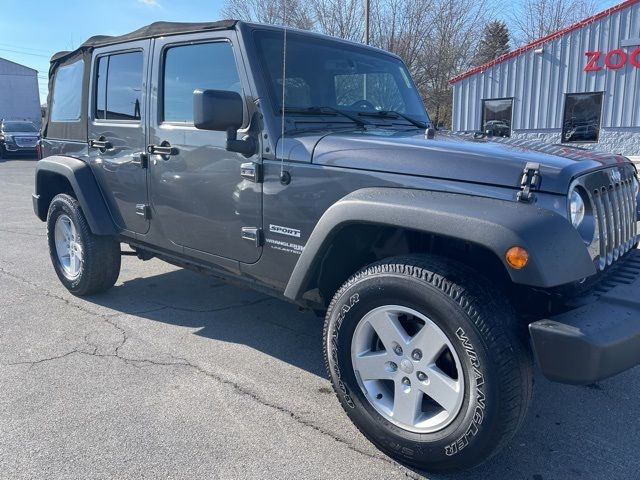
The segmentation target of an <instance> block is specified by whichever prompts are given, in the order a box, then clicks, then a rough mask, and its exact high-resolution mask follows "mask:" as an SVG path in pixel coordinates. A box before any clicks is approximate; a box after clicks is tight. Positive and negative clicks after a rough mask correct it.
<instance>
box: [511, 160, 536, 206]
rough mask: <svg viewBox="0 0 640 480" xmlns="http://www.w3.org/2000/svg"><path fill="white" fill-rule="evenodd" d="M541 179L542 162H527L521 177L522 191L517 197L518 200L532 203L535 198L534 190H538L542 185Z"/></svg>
mask: <svg viewBox="0 0 640 480" xmlns="http://www.w3.org/2000/svg"><path fill="white" fill-rule="evenodd" d="M540 180H541V178H540V164H539V163H533V162H527V165H526V166H525V167H524V171H523V172H522V178H521V179H520V191H519V192H518V196H517V197H516V198H517V200H518V201H519V202H522V203H531V202H532V201H533V200H534V198H535V195H534V194H533V190H537V189H538V188H539V187H540Z"/></svg>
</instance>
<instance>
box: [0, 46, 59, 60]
mask: <svg viewBox="0 0 640 480" xmlns="http://www.w3.org/2000/svg"><path fill="white" fill-rule="evenodd" d="M0 51H3V52H11V53H19V54H20V55H31V56H32V57H42V58H51V56H50V55H41V54H39V53H28V52H19V51H18V50H10V49H8V48H0Z"/></svg>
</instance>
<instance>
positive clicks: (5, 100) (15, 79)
mask: <svg viewBox="0 0 640 480" xmlns="http://www.w3.org/2000/svg"><path fill="white" fill-rule="evenodd" d="M0 118H4V119H7V120H29V121H32V122H34V123H35V124H36V125H40V92H39V89H38V72H36V71H35V70H32V69H30V68H27V67H24V66H22V65H18V64H17V63H13V62H9V61H7V60H4V59H1V58H0Z"/></svg>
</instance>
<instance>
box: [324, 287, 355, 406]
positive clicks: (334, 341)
mask: <svg viewBox="0 0 640 480" xmlns="http://www.w3.org/2000/svg"><path fill="white" fill-rule="evenodd" d="M359 301H360V295H359V294H357V293H356V294H354V295H352V296H351V297H350V298H349V302H348V303H347V304H345V305H343V306H342V308H341V309H340V313H339V315H338V318H337V320H336V329H335V330H334V334H333V336H332V338H331V347H332V348H331V356H332V358H333V360H334V362H335V363H336V365H337V364H338V353H337V352H338V347H337V343H338V332H339V331H340V326H341V325H342V321H343V320H344V317H345V315H346V314H347V313H349V310H351V309H352V308H353V306H354V305H355V304H357V303H358V302H359ZM340 376H341V374H340V369H339V368H338V369H337V383H338V390H339V391H340V392H341V395H342V398H343V400H344V402H345V403H346V405H347V406H348V407H349V408H355V404H354V403H353V400H352V399H351V396H350V395H349V393H348V392H347V387H346V386H345V385H344V383H343V382H342V379H341V378H340Z"/></svg>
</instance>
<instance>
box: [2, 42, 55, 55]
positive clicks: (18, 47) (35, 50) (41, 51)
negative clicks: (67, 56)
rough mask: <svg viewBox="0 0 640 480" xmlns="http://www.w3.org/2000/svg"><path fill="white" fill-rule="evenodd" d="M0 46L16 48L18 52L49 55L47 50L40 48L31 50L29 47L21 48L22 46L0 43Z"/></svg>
mask: <svg viewBox="0 0 640 480" xmlns="http://www.w3.org/2000/svg"><path fill="white" fill-rule="evenodd" d="M0 46H3V47H9V48H17V49H18V50H28V51H31V52H39V53H46V54H48V53H49V50H43V49H41V48H31V47H23V46H22V45H15V44H12V43H0Z"/></svg>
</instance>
